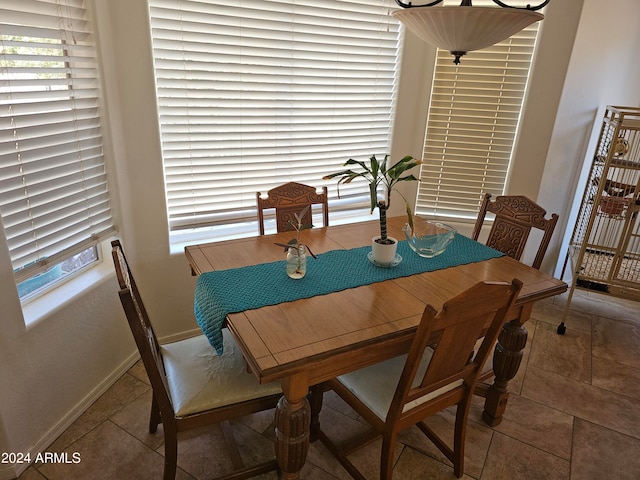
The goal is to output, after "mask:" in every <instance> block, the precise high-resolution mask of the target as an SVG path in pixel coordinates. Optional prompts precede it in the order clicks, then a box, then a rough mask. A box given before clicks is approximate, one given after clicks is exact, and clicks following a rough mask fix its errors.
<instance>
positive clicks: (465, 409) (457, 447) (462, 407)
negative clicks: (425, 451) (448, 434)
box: [452, 394, 471, 478]
mask: <svg viewBox="0 0 640 480" xmlns="http://www.w3.org/2000/svg"><path fill="white" fill-rule="evenodd" d="M470 407H471V394H469V396H468V398H467V400H466V401H462V402H461V403H460V404H458V408H457V411H456V423H455V429H454V433H453V458H452V462H453V473H454V475H455V476H456V477H458V478H461V477H462V475H463V474H464V442H465V437H466V434H467V418H468V416H469V408H470Z"/></svg>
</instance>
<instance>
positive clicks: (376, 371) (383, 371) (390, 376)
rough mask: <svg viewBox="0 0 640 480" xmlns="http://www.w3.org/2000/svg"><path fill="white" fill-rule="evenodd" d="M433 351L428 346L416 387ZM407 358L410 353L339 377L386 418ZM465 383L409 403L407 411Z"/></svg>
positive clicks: (372, 408)
mask: <svg viewBox="0 0 640 480" xmlns="http://www.w3.org/2000/svg"><path fill="white" fill-rule="evenodd" d="M432 354H433V350H432V349H431V348H427V349H426V350H425V353H424V355H423V357H422V361H421V362H420V366H419V367H418V372H417V374H416V376H415V379H414V382H413V385H412V387H417V386H418V385H419V384H420V382H421V381H422V378H423V376H424V374H425V372H426V371H427V367H428V366H429V362H430V361H431V355H432ZM406 361H407V355H400V356H399V357H394V358H392V359H390V360H386V361H384V362H381V363H376V364H374V365H371V366H369V367H365V368H362V369H360V370H356V371H355V372H350V373H347V374H345V375H341V376H339V377H338V378H337V380H338V381H339V382H340V383H342V384H343V385H344V386H345V387H346V388H347V389H349V390H350V391H351V393H353V394H354V395H355V396H356V397H358V398H359V399H360V401H361V402H362V403H364V404H365V405H366V406H367V408H369V410H371V411H372V412H373V413H375V414H376V415H377V416H378V418H380V419H381V420H382V421H385V419H386V418H387V413H388V411H389V407H390V406H391V401H392V400H393V396H394V395H395V393H396V388H397V386H398V382H399V381H400V375H401V374H402V370H403V369H404V365H405V363H406ZM461 384H462V380H460V381H456V382H454V383H451V384H449V385H445V386H444V387H442V388H439V389H438V390H435V391H433V392H431V393H429V394H427V395H424V396H422V397H420V398H418V399H416V400H414V401H412V402H409V403H407V404H406V405H405V406H404V408H403V412H406V411H407V410H409V409H411V408H413V407H415V406H417V405H420V404H421V403H424V402H426V401H428V400H430V399H432V398H434V397H436V396H438V395H441V394H443V393H445V392H447V391H449V390H452V389H453V388H455V387H457V386H459V385H461Z"/></svg>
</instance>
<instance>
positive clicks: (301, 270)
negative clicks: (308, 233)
mask: <svg viewBox="0 0 640 480" xmlns="http://www.w3.org/2000/svg"><path fill="white" fill-rule="evenodd" d="M305 273H307V249H306V247H305V246H304V245H303V244H301V243H300V244H298V245H296V246H293V247H289V250H288V251H287V275H289V277H291V278H295V279H298V278H302V277H304V275H305Z"/></svg>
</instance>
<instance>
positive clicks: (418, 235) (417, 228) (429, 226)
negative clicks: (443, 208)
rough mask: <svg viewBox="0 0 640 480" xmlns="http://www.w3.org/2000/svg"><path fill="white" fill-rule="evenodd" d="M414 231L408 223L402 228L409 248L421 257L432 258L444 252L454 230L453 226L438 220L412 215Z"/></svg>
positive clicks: (454, 233)
mask: <svg viewBox="0 0 640 480" xmlns="http://www.w3.org/2000/svg"><path fill="white" fill-rule="evenodd" d="M413 226H414V231H412V230H411V227H410V226H409V224H408V223H407V224H405V226H404V227H403V228H402V231H403V232H404V235H405V237H406V238H407V243H408V244H409V247H411V250H413V251H414V252H416V253H417V254H418V255H420V256H421V257H425V258H432V257H435V256H436V255H440V254H441V253H442V252H444V251H445V250H446V249H447V247H448V246H449V244H450V243H451V241H452V240H453V237H455V235H456V231H455V229H454V228H453V227H450V226H449V225H446V224H444V223H440V222H432V221H429V220H423V219H421V218H416V217H414V221H413Z"/></svg>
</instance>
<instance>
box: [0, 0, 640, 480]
mask: <svg viewBox="0 0 640 480" xmlns="http://www.w3.org/2000/svg"><path fill="white" fill-rule="evenodd" d="M94 1H95V4H96V18H97V26H98V29H99V32H98V35H99V37H98V39H99V44H100V49H101V52H102V62H103V68H104V73H103V77H104V82H105V85H106V87H105V90H104V95H105V99H106V105H105V106H106V109H105V112H106V113H108V118H109V123H108V125H107V129H106V132H107V133H108V137H109V138H111V139H112V141H111V143H107V145H106V146H105V154H106V157H107V161H108V162H109V174H110V180H111V190H112V191H113V194H114V198H115V199H116V201H115V203H114V205H115V209H116V217H117V219H118V227H119V229H120V237H121V238H122V240H123V244H124V246H125V249H126V251H127V254H128V258H129V260H130V261H131V263H132V266H133V270H134V273H135V275H136V280H137V282H138V283H139V285H140V289H141V291H142V295H143V297H144V298H145V303H146V304H147V306H148V309H149V311H150V315H151V316H152V318H153V320H154V322H155V324H156V328H157V331H158V333H159V336H161V337H172V336H175V335H181V334H184V332H189V331H193V330H194V329H196V324H195V322H194V320H193V315H192V296H193V288H194V284H195V280H194V278H193V277H191V276H190V274H189V270H188V266H187V263H186V260H185V259H184V256H183V255H181V254H177V255H173V256H172V255H171V254H170V253H169V243H168V235H167V230H168V228H167V219H166V211H165V203H164V192H163V181H162V178H163V173H162V160H161V154H160V142H159V133H158V124H157V113H156V108H155V100H154V87H153V71H152V62H151V56H150V39H149V33H148V24H147V10H146V8H147V7H146V2H144V1H142V0H137V1H131V0H94ZM583 3H584V7H583V8H581V7H582V5H583ZM581 10H582V11H581ZM621 11H623V12H625V13H624V14H623V15H621V14H620V12H621ZM609 12H611V13H609ZM614 12H616V13H615V18H614ZM581 15H582V16H581ZM578 20H580V24H579V25H578V23H577V22H578ZM544 22H545V23H544V26H543V30H542V33H541V40H540V47H539V50H538V53H537V57H536V62H537V63H536V66H535V70H534V80H533V83H532V85H531V90H530V93H529V96H528V99H527V107H526V109H527V111H526V114H525V116H524V117H523V125H525V129H524V134H523V136H522V137H521V138H520V139H519V141H518V144H517V147H516V148H517V155H516V167H515V168H514V169H513V171H512V172H511V176H510V180H509V193H517V192H524V193H525V194H528V195H531V196H532V198H534V199H536V200H538V201H539V202H540V203H541V204H543V205H544V206H545V207H546V208H547V209H548V211H550V212H551V211H553V212H557V213H559V214H560V215H561V224H560V226H559V227H558V229H559V230H560V231H562V229H563V225H564V224H565V223H566V221H567V216H568V212H569V209H570V205H571V202H572V200H573V197H574V192H575V189H576V183H577V176H578V175H579V173H580V171H581V170H582V165H583V159H584V158H585V153H586V150H587V146H586V143H587V142H588V139H589V138H590V137H591V134H592V131H593V121H594V118H596V117H597V115H598V110H600V109H601V108H602V106H603V105H606V104H608V103H623V104H630V103H632V104H636V105H637V104H638V101H639V92H638V89H637V85H639V84H640V81H639V80H640V71H639V69H640V62H638V60H639V59H638V53H637V51H636V45H638V43H639V40H640V38H638V35H639V33H638V30H637V27H636V26H637V25H638V24H640V2H637V0H609V1H608V2H602V1H601V0H584V1H583V0H554V1H552V2H551V4H550V5H549V7H548V10H547V18H546V19H545V20H544ZM601 26H607V27H608V28H609V29H610V30H609V31H606V32H600V30H599V29H600V27H601ZM618 29H619V31H620V32H624V35H623V34H616V31H617V30H618ZM576 31H577V36H576ZM594 32H596V33H597V34H596V33H594ZM574 37H576V44H575V46H574ZM408 41H410V42H412V43H411V44H410V45H409V46H408V48H407V49H406V50H405V55H406V61H407V62H411V66H410V67H409V68H405V69H403V71H402V78H401V81H402V85H403V92H404V94H403V95H405V94H406V95H407V96H406V97H403V98H401V99H400V113H401V114H400V115H399V117H398V119H397V120H396V123H395V129H396V132H398V133H396V134H395V135H394V145H393V150H392V155H393V156H394V158H395V157H397V156H398V155H405V154H407V153H411V154H413V155H415V156H420V151H419V150H420V146H421V144H422V140H423V138H422V136H423V132H424V115H425V113H426V112H425V110H426V106H427V102H428V94H429V91H428V90H429V89H430V86H431V75H432V73H431V72H432V65H433V60H432V59H433V49H431V48H429V47H428V46H425V45H422V44H417V43H415V42H416V39H415V38H412V37H411V36H409V37H408ZM565 75H566V79H567V80H566V82H565V81H564V78H565ZM404 87H406V88H404ZM398 203H399V202H396V205H397V204H398ZM560 237H561V235H559V234H556V236H555V237H554V242H556V243H557V242H558V239H559V238H560ZM554 249H555V251H556V253H557V251H558V250H559V247H557V246H554ZM107 261H109V259H108V258H107ZM550 261H551V263H555V262H553V259H552V260H550ZM0 282H1V283H0V284H1V285H2V289H1V290H0V304H1V305H2V319H1V320H0V324H1V325H2V328H0V357H1V358H0V385H2V390H0V451H14V452H17V451H28V450H29V449H34V448H41V449H42V448H44V447H46V445H47V444H48V443H49V442H50V441H52V440H53V438H52V437H54V435H55V434H56V432H59V431H61V429H62V428H64V426H66V424H67V423H68V422H69V421H71V420H72V419H73V418H74V417H75V416H76V415H77V414H78V413H79V412H80V411H81V410H82V409H83V408H84V407H85V406H86V403H87V402H88V401H89V400H91V399H93V398H94V397H95V396H96V395H97V394H98V393H99V392H100V391H102V389H104V388H105V387H106V386H108V385H109V383H110V382H111V381H112V380H113V377H114V376H116V375H118V374H119V373H120V372H121V371H122V370H123V369H125V368H126V366H127V365H128V364H129V363H130V362H131V361H132V358H133V357H132V354H134V352H135V348H134V345H133V342H132V340H131V338H130V333H129V331H128V328H127V327H126V320H125V319H124V316H123V314H122V309H121V306H120V304H119V300H118V297H117V286H116V282H115V280H114V278H113V277H112V276H108V277H107V278H105V280H104V281H103V282H101V283H100V284H98V285H96V286H95V287H94V288H92V289H91V290H89V291H87V292H86V293H84V294H83V295H82V296H80V297H79V298H77V299H76V300H75V301H74V302H72V303H71V304H69V305H67V306H65V307H63V308H61V309H60V310H58V311H56V312H55V313H53V314H51V315H49V316H48V317H47V318H44V319H43V320H42V321H41V322H40V323H38V324H37V325H36V326H35V327H32V328H30V329H27V328H26V327H25V326H24V321H23V318H22V311H21V308H20V304H19V301H18V298H17V294H16V290H15V286H14V282H13V274H12V270H11V264H10V261H9V257H8V252H7V249H6V245H5V243H4V239H3V238H0ZM3 475H4V476H3ZM2 478H11V477H10V476H9V474H8V473H7V470H6V469H5V470H4V471H3V470H2V469H1V467H0V479H2Z"/></svg>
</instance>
